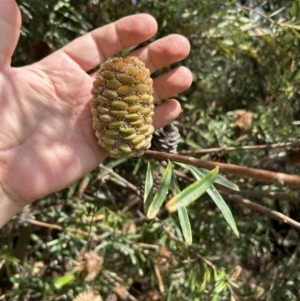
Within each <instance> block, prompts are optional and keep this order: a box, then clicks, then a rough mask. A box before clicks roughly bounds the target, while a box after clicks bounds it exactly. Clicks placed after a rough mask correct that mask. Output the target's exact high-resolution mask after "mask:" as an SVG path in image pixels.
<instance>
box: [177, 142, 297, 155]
mask: <svg viewBox="0 0 300 301" xmlns="http://www.w3.org/2000/svg"><path fill="white" fill-rule="evenodd" d="M288 146H290V147H300V142H287V143H272V144H262V145H245V146H228V147H213V148H202V149H196V150H188V151H181V152H179V154H182V155H183V154H184V155H186V154H208V153H217V152H231V151H245V150H254V151H255V150H261V149H270V148H283V147H288Z"/></svg>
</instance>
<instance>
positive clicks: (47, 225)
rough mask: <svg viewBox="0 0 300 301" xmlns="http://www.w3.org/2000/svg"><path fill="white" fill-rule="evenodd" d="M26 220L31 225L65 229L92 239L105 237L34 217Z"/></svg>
mask: <svg viewBox="0 0 300 301" xmlns="http://www.w3.org/2000/svg"><path fill="white" fill-rule="evenodd" d="M27 222H28V223H30V224H33V225H37V226H40V227H46V228H49V229H57V230H60V231H67V232H71V233H75V234H80V235H83V236H87V237H93V238H94V239H97V240H100V241H101V240H103V239H104V238H105V237H101V236H100V235H97V234H93V233H90V232H86V231H82V230H79V229H74V228H69V227H65V228H64V227H61V226H57V225H53V224H49V223H44V222H40V221H37V220H34V219H27Z"/></svg>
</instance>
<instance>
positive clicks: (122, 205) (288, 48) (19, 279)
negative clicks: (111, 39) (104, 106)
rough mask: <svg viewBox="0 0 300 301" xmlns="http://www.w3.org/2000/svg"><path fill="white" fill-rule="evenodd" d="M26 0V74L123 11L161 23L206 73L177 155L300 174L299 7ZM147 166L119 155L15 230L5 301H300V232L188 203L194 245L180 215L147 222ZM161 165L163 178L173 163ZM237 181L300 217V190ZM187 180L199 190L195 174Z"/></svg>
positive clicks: (185, 100)
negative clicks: (185, 239) (184, 42)
mask: <svg viewBox="0 0 300 301" xmlns="http://www.w3.org/2000/svg"><path fill="white" fill-rule="evenodd" d="M17 2H18V5H19V7H20V10H21V12H22V19H23V24H22V29H21V37H20V41H19V44H18V47H17V49H16V52H15V55H14V57H13V66H16V67H18V66H23V65H26V64H30V63H34V62H35V61H38V60H40V59H42V58H43V57H45V56H46V55H48V54H50V53H51V52H53V51H55V50H56V49H58V48H60V47H62V46H63V45H65V44H66V43H68V42H69V41H71V40H73V39H74V38H76V37H78V36H80V35H82V34H85V33H86V32H88V31H90V30H92V29H94V28H97V27H100V26H102V25H105V24H107V23H110V22H113V21H115V20H117V19H119V18H122V17H124V16H127V15H130V14H135V13H139V12H147V13H150V14H152V15H153V16H154V17H155V18H156V20H157V22H158V24H159V29H158V32H157V34H156V35H155V37H154V38H153V39H152V40H151V41H153V40H156V39H159V38H162V37H164V36H166V35H168V34H171V33H178V34H182V35H184V36H186V37H187V38H188V39H189V41H190V43H191V45H192V49H191V53H190V55H189V57H188V58H187V59H186V60H184V61H183V62H180V63H178V64H176V65H184V66H187V67H189V68H190V69H191V70H192V72H193V75H194V80H193V84H192V86H191V88H190V89H189V90H187V91H186V92H184V93H182V94H180V95H178V96H177V99H178V100H180V102H181V104H182V114H181V115H180V117H179V118H178V119H177V121H176V122H175V124H176V125H177V126H178V128H179V131H180V134H181V139H180V144H179V147H178V152H179V153H182V154H190V155H193V156H195V157H197V158H202V159H206V160H212V161H217V162H224V163H233V164H237V165H245V166H248V167H254V168H260V169H266V170H271V171H275V172H282V173H289V174H295V175H297V174H299V171H300V168H299V162H300V147H299V145H298V146H297V143H295V142H297V141H299V137H300V131H299V129H300V95H299V84H300V60H299V43H300V2H299V1H298V0H285V1H279V0H272V1H271V0H269V1H263V0H257V1H255V0H253V1H251V0H244V1H236V0H201V1H199V0H189V1H183V0H164V1H159V0H152V1H151V0H148V1H147V0H135V1H134V0H118V1H117V0H103V1H101V0H90V1H89V0H85V1H84V0H44V1H38V0H19V1H17ZM151 41H147V42H146V43H143V45H137V46H136V47H142V46H145V45H147V44H148V43H150V42H151ZM174 66H175V65H174ZM174 66H173V67H174ZM163 71H165V70H161V71H160V72H163ZM160 72H157V73H156V74H154V75H153V76H157V75H158V74H159V73H160ZM277 143H291V144H290V145H285V146H281V147H278V146H277V147H276V144H277ZM274 144H275V145H274ZM264 145H268V147H265V148H260V147H261V146H264ZM241 146H252V149H251V150H247V149H246V150H245V149H241V148H240V147H241ZM226 147H231V149H228V150H226ZM218 148H222V150H220V149H218ZM224 148H225V149H224ZM206 149H208V150H207V151H206ZM209 149H210V150H209ZM146 163H147V161H146V159H144V158H141V159H132V160H128V161H124V160H111V159H107V160H106V161H105V162H104V164H103V165H101V166H99V167H98V168H97V169H95V170H94V171H93V172H91V173H90V174H88V175H86V176H85V177H84V178H83V179H81V180H80V181H78V182H77V183H74V184H73V185H72V186H70V187H68V188H66V189H64V190H63V191H60V192H57V193H55V194H53V195H50V196H48V197H45V198H44V199H41V200H39V201H37V202H36V203H34V204H33V205H32V206H31V207H28V208H25V209H24V210H23V212H22V213H21V214H20V215H19V216H18V217H16V218H15V219H13V220H12V221H11V222H10V223H9V224H8V225H7V226H6V227H5V228H3V230H2V232H1V233H0V300H73V299H74V300H75V297H76V296H78V295H79V294H80V293H81V295H80V296H79V297H77V299H76V300H77V301H80V300H81V301H82V300H100V299H99V298H100V297H98V299H97V297H96V296H94V297H93V296H92V294H93V293H92V291H94V292H99V293H100V294H101V295H102V297H103V300H105V301H114V300H115V301H118V300H139V301H148V300H168V301H169V300H187V301H191V300H193V301H200V300H289V301H292V300H295V301H296V300H300V292H299V287H300V266H299V257H300V254H299V242H300V240H299V230H296V229H294V228H292V227H291V226H289V225H287V224H286V223H284V222H280V221H277V220H274V219H270V218H269V217H268V216H266V215H264V214H263V213H260V212H256V211H253V210H250V209H249V208H246V207H244V206H243V205H241V204H238V203H236V202H231V201H228V205H229V207H230V208H231V210H232V213H233V215H234V218H235V220H236V223H237V226H238V229H239V232H240V238H237V237H236V236H235V235H234V234H233V232H232V231H231V229H230V228H229V226H228V225H227V224H226V222H225V221H224V219H223V218H222V214H221V212H220V211H219V210H218V209H217V208H216V206H215V205H214V204H213V202H212V201H211V200H210V199H209V197H208V196H206V195H205V196H203V197H201V200H199V201H198V202H196V203H194V204H193V205H191V206H190V207H189V208H188V210H189V215H190V220H191V226H192V231H193V244H192V246H190V247H188V246H187V245H185V244H184V243H182V233H181V230H180V227H179V223H178V219H177V217H176V215H174V214H168V213H167V212H166V211H165V210H162V211H161V213H160V214H159V216H158V219H156V220H151V221H149V220H147V218H146V217H145V215H144V213H143V210H142V200H141V196H140V195H141V189H140V187H142V181H141V180H140V179H141V178H143V177H144V175H145V170H146ZM153 163H154V164H156V170H155V173H154V180H156V181H158V182H159V181H160V178H159V177H160V173H161V168H162V166H161V163H160V162H153ZM112 169H113V171H112ZM181 172H182V173H183V171H181ZM225 176H226V175H225ZM227 177H228V179H230V180H231V181H233V182H234V183H236V184H237V185H239V187H240V190H241V192H239V194H240V195H241V196H242V197H247V198H249V199H251V201H252V202H255V203H258V204H261V205H264V206H266V207H268V208H270V209H273V210H276V211H279V212H282V213H284V214H286V215H288V216H290V217H291V218H293V219H295V220H296V221H299V222H300V214H299V202H300V194H299V191H298V190H296V189H293V188H289V187H285V186H282V187H280V186H277V185H273V184H268V183H263V182H259V181H257V180H256V181H254V180H249V179H242V178H240V177H237V176H227ZM126 180H127V181H130V183H128V182H127V181H126ZM178 180H179V185H180V186H181V187H182V188H183V187H186V186H187V182H186V181H185V180H186V178H185V177H182V178H180V176H179V177H178ZM84 291H90V295H88V293H86V294H85V295H83V294H82V292H84Z"/></svg>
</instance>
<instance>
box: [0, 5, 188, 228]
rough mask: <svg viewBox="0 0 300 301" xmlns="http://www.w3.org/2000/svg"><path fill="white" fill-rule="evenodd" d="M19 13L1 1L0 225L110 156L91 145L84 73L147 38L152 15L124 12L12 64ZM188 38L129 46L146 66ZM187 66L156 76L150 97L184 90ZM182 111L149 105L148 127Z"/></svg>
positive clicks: (180, 53) (168, 60)
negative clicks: (31, 60) (36, 57)
mask: <svg viewBox="0 0 300 301" xmlns="http://www.w3.org/2000/svg"><path fill="white" fill-rule="evenodd" d="M20 25H21V16H20V11H19V9H18V7H17V4H16V3H15V1H13V0H2V1H1V3H0V26H1V28H0V29H1V43H0V106H1V111H0V120H1V127H0V227H1V226H3V225H4V224H5V223H6V222H7V221H8V220H9V219H10V218H11V217H12V216H13V215H14V214H15V213H17V212H18V211H19V210H20V209H21V208H22V207H24V206H25V205H27V204H29V203H31V202H33V201H34V200H36V199H38V198H41V197H43V196H45V195H47V194H50V193H52V192H54V191H58V190H60V189H62V188H65V187H66V186H68V185H69V184H71V183H72V182H74V181H76V180H77V179H79V178H81V177H82V176H84V175H85V174H86V173H87V172H89V171H91V170H92V169H94V168H95V167H96V166H97V165H98V164H99V163H101V162H102V161H103V160H104V159H105V158H106V157H107V155H108V153H107V151H106V150H104V149H103V148H101V147H100V146H99V145H98V144H97V139H96V137H95V133H94V130H93V128H92V115H91V110H90V99H91V88H92V83H93V80H94V75H89V74H87V71H88V70H90V69H92V68H94V67H95V66H97V65H99V64H100V63H101V62H103V61H104V60H105V59H106V58H107V57H110V56H113V55H115V54H116V53H118V52H119V51H121V50H123V49H125V48H127V47H130V46H133V45H136V44H139V43H141V42H143V41H145V40H147V39H149V38H151V37H152V36H153V35H154V34H155V33H156V30H157V24H156V21H155V20H154V19H153V18H152V17H151V16H149V15H147V14H137V15H132V16H128V17H125V18H123V19H121V20H119V21H117V22H115V23H111V24H108V25H106V26H104V27H101V28H98V29H96V30H94V31H92V32H90V33H88V34H86V35H84V36H82V37H79V38H77V39H76V40H74V41H73V42H71V43H69V44H68V45H66V46H65V47H63V48H61V49H59V50H58V51H56V52H54V53H53V54H51V55H50V56H48V57H46V58H45V59H43V60H41V61H39V62H37V63H35V64H32V65H29V66H26V67H22V68H12V67H11V66H10V62H11V57H12V55H13V52H14V49H15V47H16V45H17V41H18V38H19V33H20ZM189 49H190V46H189V43H188V41H187V39H186V38H184V37H182V36H179V35H170V36H167V37H165V38H163V39H161V40H157V41H155V42H153V43H152V44H150V45H148V46H146V47H144V48H141V49H138V50H135V51H134V52H132V53H131V55H134V56H137V57H139V58H140V59H141V60H142V61H144V62H145V64H146V66H147V67H148V68H149V69H150V71H151V72H154V71H156V70H158V69H160V68H163V67H165V66H168V65H170V64H172V63H174V62H176V61H180V60H182V59H184V58H185V57H186V56H187V55H188V53H189ZM191 81H192V75H191V72H190V71H189V70H188V69H187V68H185V67H178V68H175V69H173V70H172V71H170V72H167V73H165V74H163V75H161V76H159V77H157V78H155V79H154V99H155V101H156V102H157V101H159V100H161V99H166V98H169V97H171V96H172V95H174V94H177V93H179V92H181V91H183V90H185V89H187V88H188V87H189V86H190V84H191ZM179 113H180V104H179V103H178V102H177V101H176V100H174V99H170V100H168V101H166V102H164V103H163V104H161V105H159V106H157V107H156V108H155V115H154V121H153V123H154V126H155V127H156V128H158V127H162V126H165V125H166V124H168V123H169V122H171V121H172V120H173V119H175V118H176V117H177V116H178V114H179Z"/></svg>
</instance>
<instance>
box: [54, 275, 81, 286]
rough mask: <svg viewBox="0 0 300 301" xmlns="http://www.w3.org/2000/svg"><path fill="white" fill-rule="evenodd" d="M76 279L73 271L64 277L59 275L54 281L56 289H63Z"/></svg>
mask: <svg viewBox="0 0 300 301" xmlns="http://www.w3.org/2000/svg"><path fill="white" fill-rule="evenodd" d="M75 279H76V277H75V275H74V274H73V273H68V274H66V275H64V276H62V277H59V278H58V279H56V280H55V281H54V287H55V288H56V289H61V288H62V287H64V286H66V285H69V284H71V283H72V282H73V281H74V280H75Z"/></svg>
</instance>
